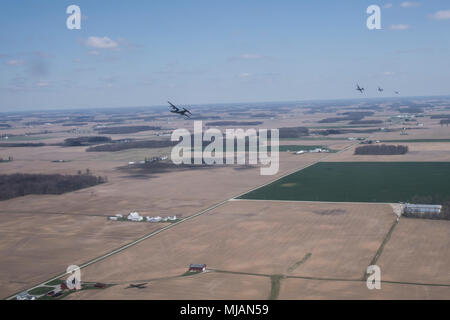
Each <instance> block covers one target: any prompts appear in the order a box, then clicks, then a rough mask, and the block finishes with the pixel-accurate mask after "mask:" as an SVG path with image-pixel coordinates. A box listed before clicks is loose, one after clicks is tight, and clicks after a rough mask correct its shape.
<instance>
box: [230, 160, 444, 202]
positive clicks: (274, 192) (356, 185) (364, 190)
mask: <svg viewBox="0 0 450 320" xmlns="http://www.w3.org/2000/svg"><path fill="white" fill-rule="evenodd" d="M414 196H420V197H431V196H434V197H438V198H441V199H443V198H449V197H450V162H319V163H317V164H315V165H313V166H311V167H308V168H306V169H304V170H301V171H297V172H295V173H293V174H290V175H288V176H286V177H284V178H282V179H279V180H277V181H275V182H273V183H271V184H269V185H267V186H264V187H262V188H259V189H257V190H254V191H252V192H249V193H247V194H245V195H243V196H241V197H239V198H240V199H256V200H292V201H332V202H388V203H396V202H408V201H411V199H412V198H413V197H414Z"/></svg>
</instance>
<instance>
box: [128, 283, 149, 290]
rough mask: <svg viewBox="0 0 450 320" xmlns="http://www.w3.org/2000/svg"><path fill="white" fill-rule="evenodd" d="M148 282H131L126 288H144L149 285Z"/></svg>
mask: <svg viewBox="0 0 450 320" xmlns="http://www.w3.org/2000/svg"><path fill="white" fill-rule="evenodd" d="M147 283H148V282H144V283H138V284H132V283H130V285H129V286H128V287H126V288H125V289H130V288H136V289H144V288H147V286H146V284H147Z"/></svg>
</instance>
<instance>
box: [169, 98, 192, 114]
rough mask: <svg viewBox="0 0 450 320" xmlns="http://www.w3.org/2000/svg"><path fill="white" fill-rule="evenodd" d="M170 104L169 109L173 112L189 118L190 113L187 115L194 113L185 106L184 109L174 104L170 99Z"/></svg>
mask: <svg viewBox="0 0 450 320" xmlns="http://www.w3.org/2000/svg"><path fill="white" fill-rule="evenodd" d="M167 102H168V103H169V104H170V107H169V111H170V112H172V113H177V114H181V115H182V116H185V117H187V118H190V116H189V115H187V113H189V114H192V113H191V112H190V111H189V110H188V109H186V108H183V110H181V109H180V108H178V107H176V106H174V105H173V104H172V103H171V102H170V101H167Z"/></svg>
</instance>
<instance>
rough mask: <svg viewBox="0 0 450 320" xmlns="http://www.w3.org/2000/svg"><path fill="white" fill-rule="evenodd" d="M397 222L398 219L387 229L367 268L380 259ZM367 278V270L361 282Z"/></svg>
mask: <svg viewBox="0 0 450 320" xmlns="http://www.w3.org/2000/svg"><path fill="white" fill-rule="evenodd" d="M398 222H399V219H395V221H394V223H393V224H392V226H391V228H390V229H389V231H388V233H387V234H386V236H385V237H384V239H383V242H382V243H381V245H380V247H379V248H378V250H377V252H376V253H375V256H374V257H373V258H372V261H370V264H369V266H374V265H376V264H377V261H378V259H379V258H380V256H381V254H382V253H383V249H384V246H385V245H386V243H388V241H389V239H390V238H391V235H392V233H393V232H394V229H395V227H396V226H397V224H398ZM368 277H369V274H368V273H367V269H366V270H364V275H363V278H362V279H363V280H364V281H365V280H367V278H368Z"/></svg>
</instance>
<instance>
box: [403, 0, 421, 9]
mask: <svg viewBox="0 0 450 320" xmlns="http://www.w3.org/2000/svg"><path fill="white" fill-rule="evenodd" d="M419 5H420V4H419V3H418V2H411V1H404V2H402V4H401V5H400V6H401V7H402V8H412V7H417V6H419Z"/></svg>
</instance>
